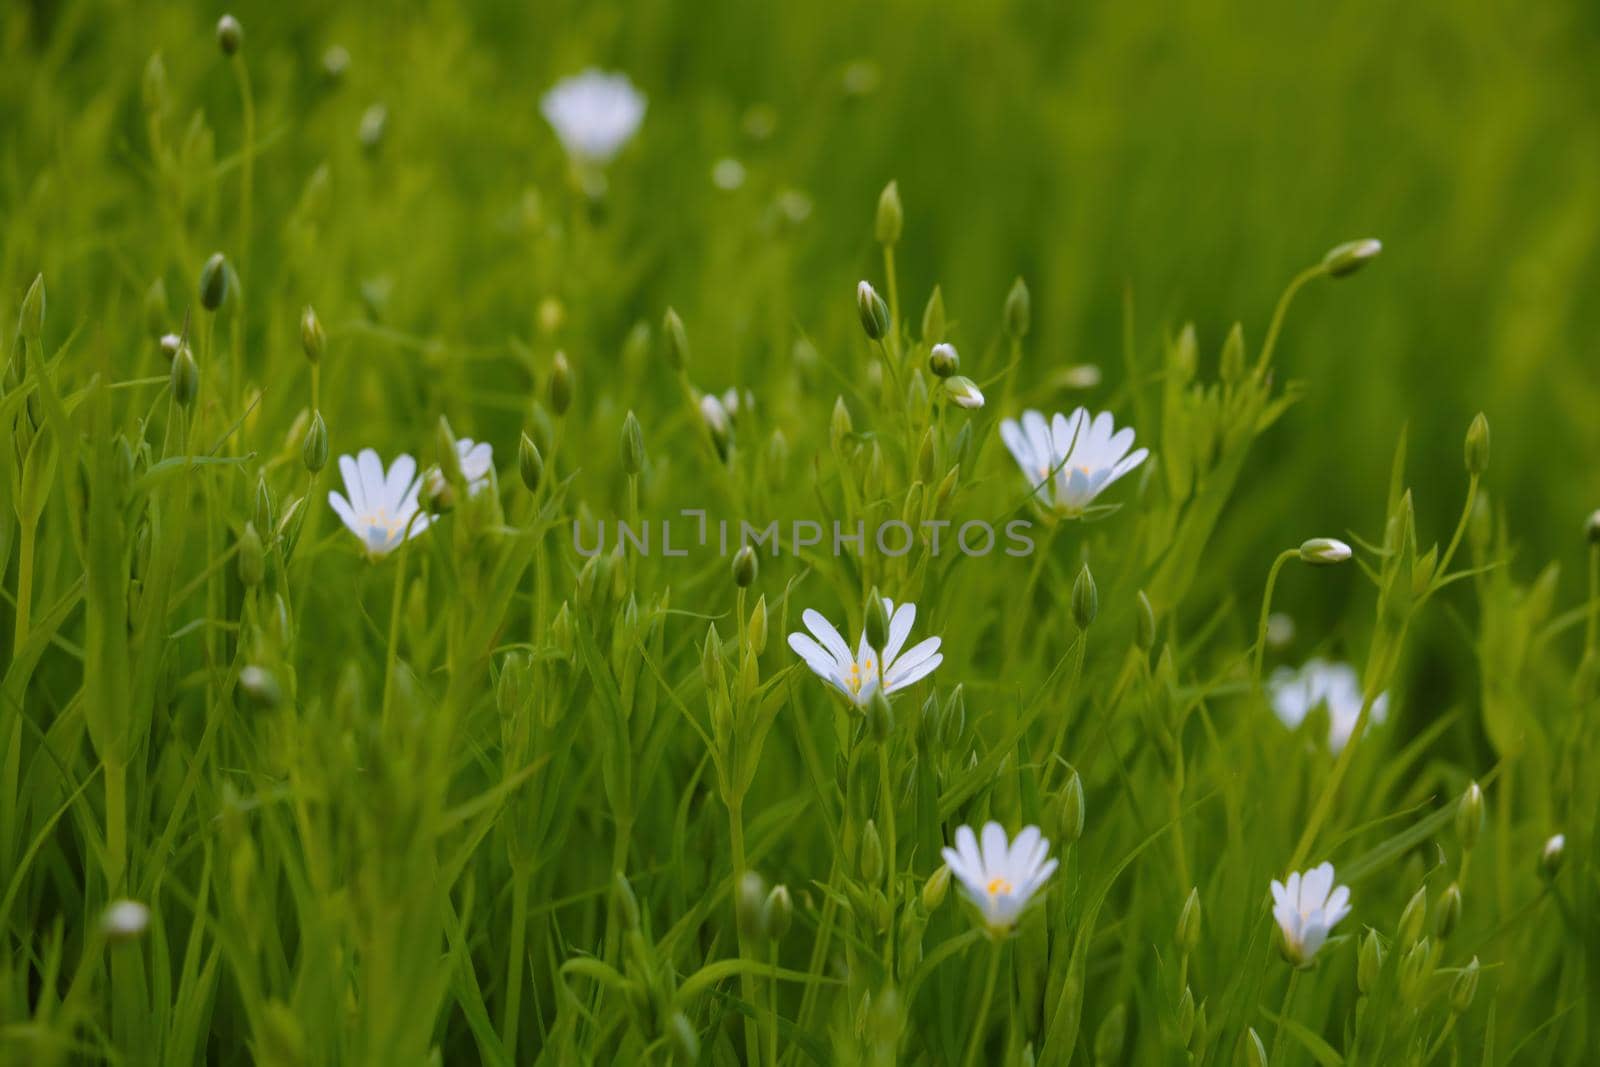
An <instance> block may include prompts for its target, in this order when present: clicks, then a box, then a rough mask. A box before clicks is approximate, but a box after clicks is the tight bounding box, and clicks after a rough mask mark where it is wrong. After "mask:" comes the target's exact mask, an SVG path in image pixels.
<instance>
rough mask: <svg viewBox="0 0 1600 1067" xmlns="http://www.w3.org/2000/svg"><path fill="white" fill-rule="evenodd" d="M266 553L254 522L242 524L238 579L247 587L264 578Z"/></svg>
mask: <svg viewBox="0 0 1600 1067" xmlns="http://www.w3.org/2000/svg"><path fill="white" fill-rule="evenodd" d="M266 575H267V555H266V550H265V549H264V548H263V547H262V545H261V535H260V534H259V533H257V532H256V524H255V523H253V522H247V523H245V524H244V532H243V533H241V534H240V535H239V581H240V582H242V583H243V584H244V586H245V588H247V589H253V588H255V587H256V586H258V585H260V584H261V583H262V582H263V581H265V580H266Z"/></svg>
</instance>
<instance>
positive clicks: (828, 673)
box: [789, 633, 839, 684]
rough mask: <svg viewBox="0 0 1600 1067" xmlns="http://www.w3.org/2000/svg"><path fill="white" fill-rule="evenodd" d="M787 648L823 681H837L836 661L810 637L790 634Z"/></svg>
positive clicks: (837, 668)
mask: <svg viewBox="0 0 1600 1067" xmlns="http://www.w3.org/2000/svg"><path fill="white" fill-rule="evenodd" d="M789 647H790V648H792V649H794V651H795V654H796V655H798V656H799V657H800V658H801V659H803V660H805V661H806V666H807V667H810V668H811V669H812V671H814V672H815V673H816V674H817V675H818V676H820V677H821V678H822V679H823V680H824V681H829V682H834V683H836V684H837V682H838V680H839V665H838V661H837V660H835V659H834V658H833V656H831V655H829V654H828V650H827V649H825V648H823V647H822V646H821V645H819V644H817V642H816V641H814V640H812V638H811V637H810V635H808V634H802V633H792V634H790V635H789Z"/></svg>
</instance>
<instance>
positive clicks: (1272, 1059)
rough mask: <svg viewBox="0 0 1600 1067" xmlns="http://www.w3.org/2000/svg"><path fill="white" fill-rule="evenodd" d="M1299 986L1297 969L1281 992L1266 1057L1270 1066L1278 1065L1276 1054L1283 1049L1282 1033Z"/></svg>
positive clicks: (1286, 1025) (1293, 971)
mask: <svg viewBox="0 0 1600 1067" xmlns="http://www.w3.org/2000/svg"><path fill="white" fill-rule="evenodd" d="M1299 984H1300V969H1299V968H1298V967H1297V968H1295V969H1294V970H1292V971H1290V972H1289V986H1288V988H1287V989H1285V990H1284V991H1283V1007H1281V1008H1279V1009H1278V1027H1277V1030H1276V1031H1274V1032H1273V1035H1272V1054H1271V1055H1269V1056H1268V1057H1267V1062H1268V1063H1270V1064H1277V1063H1279V1062H1280V1061H1279V1059H1278V1053H1279V1052H1280V1051H1281V1050H1282V1048H1283V1032H1284V1031H1285V1030H1287V1029H1288V1028H1289V1026H1288V1023H1289V1006H1290V1004H1291V1003H1292V1002H1293V1001H1294V990H1295V986H1297V985H1299Z"/></svg>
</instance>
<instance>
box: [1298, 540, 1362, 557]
mask: <svg viewBox="0 0 1600 1067" xmlns="http://www.w3.org/2000/svg"><path fill="white" fill-rule="evenodd" d="M1300 558H1301V559H1302V560H1304V561H1305V562H1307V563H1343V562H1344V561H1345V560H1347V559H1349V558H1350V546H1349V545H1347V544H1345V543H1344V542H1343V541H1338V540H1335V539H1334V538H1332V537H1313V538H1312V539H1311V540H1309V541H1307V542H1305V543H1304V544H1302V545H1301V546H1300Z"/></svg>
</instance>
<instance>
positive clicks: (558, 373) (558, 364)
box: [549, 352, 572, 418]
mask: <svg viewBox="0 0 1600 1067" xmlns="http://www.w3.org/2000/svg"><path fill="white" fill-rule="evenodd" d="M549 395H550V410H551V411H553V412H555V413H556V416H557V417H558V418H559V417H560V416H562V415H565V414H566V413H567V409H568V408H570V407H571V406H572V366H571V364H569V363H568V362H567V354H566V353H565V352H557V353H556V354H555V358H554V359H552V360H551V361H550V394H549Z"/></svg>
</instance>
